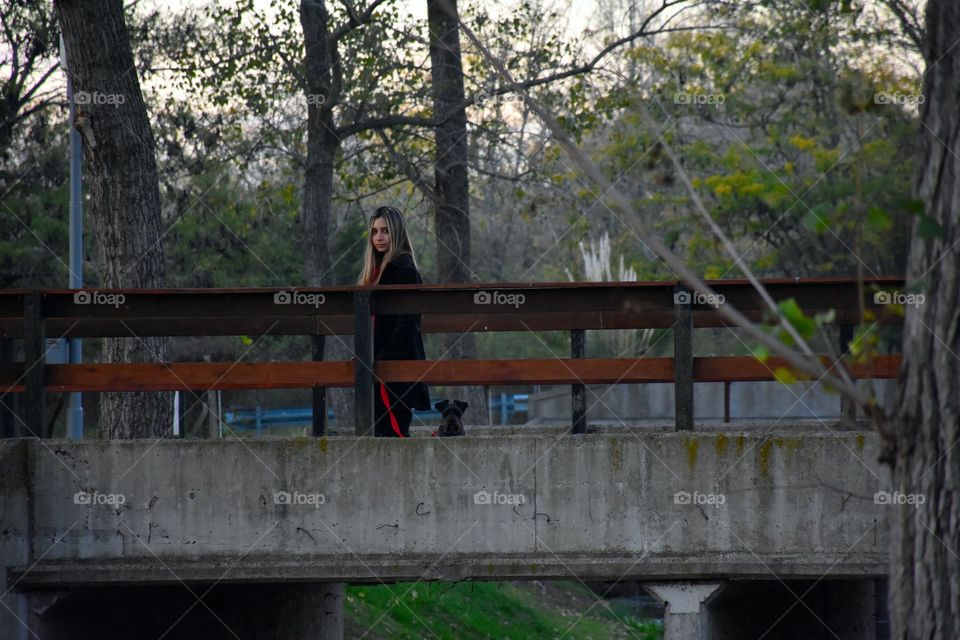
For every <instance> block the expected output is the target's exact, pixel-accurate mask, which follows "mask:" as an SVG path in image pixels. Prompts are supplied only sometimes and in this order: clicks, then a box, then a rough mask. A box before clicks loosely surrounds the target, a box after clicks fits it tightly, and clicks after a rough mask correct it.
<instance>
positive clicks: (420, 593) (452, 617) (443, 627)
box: [344, 582, 662, 640]
mask: <svg viewBox="0 0 960 640" xmlns="http://www.w3.org/2000/svg"><path fill="white" fill-rule="evenodd" d="M565 590H566V592H567V593H569V594H570V595H571V596H573V594H574V593H578V590H577V589H575V588H573V586H572V585H570V586H567V587H565ZM581 598H582V596H581ZM345 600H346V601H345V604H344V615H345V617H346V619H347V628H348V634H349V631H355V632H356V636H355V637H359V635H362V634H364V633H366V632H367V631H368V630H369V631H370V633H369V635H366V637H374V638H391V639H393V638H397V639H403V638H411V639H412V638H422V637H424V636H425V635H430V636H435V637H438V638H464V639H467V638H515V639H520V638H552V637H561V636H563V637H566V638H571V639H577V638H582V639H587V638H593V639H594V640H600V639H602V638H622V637H631V638H639V639H643V640H654V639H656V638H661V637H662V628H661V627H660V626H659V625H658V624H656V623H652V622H644V621H641V620H638V619H637V618H636V617H632V616H630V615H629V614H625V613H624V612H622V611H621V612H620V613H618V614H613V613H610V611H609V609H608V608H607V607H606V606H596V607H594V608H593V609H592V610H591V611H590V612H589V613H587V614H586V615H583V614H582V613H581V612H579V611H576V610H571V609H570V607H569V606H565V607H563V608H562V609H561V608H559V607H555V606H553V605H552V604H550V603H545V602H542V601H540V600H539V599H538V598H537V597H535V596H534V594H532V593H530V592H529V591H528V590H526V589H519V588H517V587H516V586H514V585H512V584H509V583H507V584H503V583H494V582H476V583H455V584H452V585H451V584H443V583H419V584H413V585H407V584H394V585H389V586H387V585H383V586H358V587H348V588H347V593H346V599H345ZM587 601H588V602H589V601H592V597H591V598H590V599H589V600H587ZM587 606H590V605H589V604H588V605H587ZM371 625H372V627H371ZM424 625H427V626H428V629H429V632H427V630H426V629H424Z"/></svg>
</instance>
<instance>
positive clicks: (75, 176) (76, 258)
mask: <svg viewBox="0 0 960 640" xmlns="http://www.w3.org/2000/svg"><path fill="white" fill-rule="evenodd" d="M60 67H61V68H62V69H63V70H64V72H66V76H67V101H68V102H69V103H70V119H69V123H70V285H69V286H70V288H71V289H79V288H81V287H82V286H83V202H82V201H81V199H80V196H81V180H82V178H83V150H82V149H81V147H80V132H79V131H77V128H76V127H75V126H73V125H74V123H75V122H76V119H77V104H76V102H75V101H74V99H73V81H72V80H71V79H70V73H69V70H68V69H67V56H66V48H65V47H64V44H63V36H60ZM68 340H69V344H70V360H69V362H70V364H79V363H81V362H83V342H82V341H81V340H80V338H69V339H68ZM67 437H68V438H70V439H71V440H83V396H82V395H81V394H80V392H79V391H74V392H71V393H70V408H69V410H68V411H67Z"/></svg>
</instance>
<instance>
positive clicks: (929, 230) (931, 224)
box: [917, 213, 943, 240]
mask: <svg viewBox="0 0 960 640" xmlns="http://www.w3.org/2000/svg"><path fill="white" fill-rule="evenodd" d="M917 233H918V234H920V237H921V238H923V239H924V240H936V239H937V238H942V237H943V227H941V226H940V224H939V223H938V222H937V221H936V220H934V219H933V218H931V217H930V216H928V215H927V214H925V213H921V214H920V224H918V225H917Z"/></svg>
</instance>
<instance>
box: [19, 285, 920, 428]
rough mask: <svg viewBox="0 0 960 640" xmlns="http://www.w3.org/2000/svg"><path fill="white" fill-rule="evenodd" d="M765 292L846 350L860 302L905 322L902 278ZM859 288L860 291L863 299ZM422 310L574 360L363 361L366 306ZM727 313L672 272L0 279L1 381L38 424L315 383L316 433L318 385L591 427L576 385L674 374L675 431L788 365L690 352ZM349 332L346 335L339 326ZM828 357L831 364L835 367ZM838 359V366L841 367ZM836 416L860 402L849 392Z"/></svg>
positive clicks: (426, 320)
mask: <svg viewBox="0 0 960 640" xmlns="http://www.w3.org/2000/svg"><path fill="white" fill-rule="evenodd" d="M762 283H763V284H764V286H765V288H766V289H767V291H768V292H769V294H770V295H771V297H772V298H773V299H774V300H777V301H779V300H785V299H787V298H793V299H794V300H796V302H797V304H798V305H799V306H800V308H801V309H803V310H804V312H806V313H808V314H814V313H824V312H826V311H828V310H832V311H833V312H834V317H833V320H832V322H833V323H834V324H835V325H837V326H839V327H840V329H841V331H840V349H841V351H842V352H845V351H846V349H847V346H848V344H849V342H850V340H851V338H852V336H853V330H852V328H853V326H855V325H857V324H860V322H861V304H862V306H863V308H864V309H865V310H867V311H869V312H870V313H871V314H872V316H873V318H874V319H873V320H871V322H874V321H875V322H877V323H880V324H901V323H902V317H901V315H899V314H898V313H897V312H896V311H895V309H894V308H891V306H889V305H885V304H878V302H880V301H875V300H874V296H873V292H874V291H877V292H879V291H888V292H889V291H891V290H899V289H902V288H903V287H904V283H905V281H904V278H903V277H902V276H883V277H877V278H867V279H866V280H865V281H864V284H865V288H863V287H861V285H860V283H858V281H857V280H856V279H854V278H839V277H827V278H806V279H799V278H796V279H791V278H766V279H762ZM707 284H708V285H709V286H710V287H711V288H712V289H713V290H714V291H715V292H716V293H717V294H718V295H720V296H723V301H724V304H728V305H731V306H733V307H735V308H736V309H737V310H738V311H740V312H741V313H742V314H743V315H745V316H746V317H747V318H749V319H751V320H753V321H754V322H772V321H773V319H772V317H771V316H770V314H769V313H768V312H767V309H766V304H765V303H764V301H763V299H762V298H761V297H760V295H759V294H758V293H757V292H756V291H755V290H754V289H753V287H752V286H751V284H750V283H749V282H748V281H746V280H743V279H738V280H714V281H708V282H707ZM862 288H863V289H864V290H865V291H866V292H867V293H866V296H865V297H866V300H863V301H861V300H860V298H859V296H860V291H861V289H862ZM402 313H408V314H409V313H413V314H420V315H421V316H422V328H423V330H424V332H427V333H454V332H457V333H459V332H484V331H569V332H571V355H572V356H573V357H572V358H569V359H530V360H516V359H507V360H472V361H456V360H443V361H419V362H377V363H374V362H373V360H372V343H371V340H372V337H371V323H370V322H369V321H368V320H369V318H370V315H371V314H402ZM723 326H728V322H727V320H726V319H725V318H723V317H722V316H721V315H720V314H719V312H718V311H717V310H716V308H714V307H713V306H711V305H709V304H705V303H704V301H702V300H699V299H698V298H697V296H691V295H690V292H689V290H687V289H686V288H685V287H683V285H681V284H680V283H678V282H632V283H631V282H602V283H582V282H581V283H561V282H543V283H485V284H447V285H394V286H378V287H325V288H308V287H286V288H248V289H163V290H141V289H110V290H92V289H84V290H70V289H43V290H22V289H21V290H5V291H0V355H3V354H6V355H3V357H2V358H0V393H11V392H13V393H20V392H25V396H26V398H25V400H26V405H27V406H26V410H25V415H26V422H27V423H28V427H29V428H30V429H31V430H33V431H34V432H39V429H40V427H41V425H42V424H43V406H44V393H45V392H47V391H57V392H68V391H160V390H175V389H192V390H197V389H203V390H207V389H275V388H312V389H313V391H314V396H313V402H314V413H315V417H316V416H319V417H318V418H317V419H318V420H319V421H320V422H319V423H317V422H315V424H314V433H315V434H320V433H323V429H324V427H323V424H322V421H323V420H324V418H325V416H326V410H325V406H324V402H325V396H324V391H323V390H324V389H325V388H326V387H353V388H354V389H355V391H356V394H357V399H358V402H357V404H356V411H357V413H356V416H355V421H356V432H357V433H358V434H364V433H367V432H368V431H369V428H370V422H371V416H372V413H371V412H372V407H373V402H372V398H373V389H374V384H373V382H374V380H375V379H377V378H379V379H380V380H384V381H387V382H391V381H403V380H423V381H425V382H428V383H430V384H435V385H437V384H440V385H506V384H530V383H538V384H570V385H571V390H572V393H573V401H574V409H573V411H574V415H573V424H574V426H575V429H576V431H577V432H583V431H584V430H585V424H586V421H585V410H584V406H583V402H578V398H580V399H581V400H582V396H583V393H584V387H583V385H585V384H594V383H604V384H607V383H618V382H622V383H643V382H672V383H674V384H675V386H676V393H675V399H676V415H677V428H680V429H684V428H687V429H689V428H692V425H693V384H694V383H695V382H741V381H758V380H772V379H774V375H773V371H775V370H776V369H777V368H778V367H781V366H785V363H784V362H782V361H781V360H779V359H777V358H771V359H770V360H769V361H768V362H766V363H761V362H759V361H757V360H756V359H754V358H752V357H748V356H734V357H710V358H696V357H694V352H693V348H692V345H693V330H694V329H695V328H701V327H723ZM587 329H599V330H606V329H669V330H671V331H672V333H673V337H674V353H675V354H676V356H675V357H676V360H675V359H674V358H639V359H633V358H628V359H623V358H602V359H598V358H587V357H585V356H586V344H585V341H584V337H585V334H584V331H585V330H587ZM219 335H246V336H260V335H307V336H311V337H312V346H311V352H312V357H313V361H310V362H282V363H244V362H240V363H170V364H156V363H129V364H78V365H46V363H45V358H44V355H43V344H44V339H45V338H57V337H69V338H86V337H125V336H128V337H133V336H136V337H140V336H219ZM328 335H338V336H339V335H352V336H353V338H352V342H353V345H354V346H353V351H354V354H355V362H323V361H322V360H323V356H324V336H328ZM19 338H22V339H23V343H24V345H25V354H26V360H27V362H29V363H31V365H30V366H27V367H25V366H24V365H23V363H11V362H10V360H11V357H10V353H11V340H13V339H19ZM339 339H341V340H342V339H343V338H339ZM830 364H832V363H827V365H828V366H829V365H830ZM838 366H842V365H838ZM899 366H900V356H899V355H889V356H878V357H876V358H874V359H873V361H872V362H870V363H869V364H867V365H857V366H852V367H848V368H849V370H850V372H851V375H853V376H854V377H855V378H892V377H895V376H896V373H897V370H898V368H899ZM843 415H844V416H845V419H850V418H852V417H855V410H854V409H853V408H852V406H851V405H850V404H849V403H848V402H846V401H844V407H843Z"/></svg>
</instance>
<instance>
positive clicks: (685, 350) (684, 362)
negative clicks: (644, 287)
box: [673, 285, 693, 431]
mask: <svg viewBox="0 0 960 640" xmlns="http://www.w3.org/2000/svg"><path fill="white" fill-rule="evenodd" d="M692 303H693V294H692V293H691V292H690V290H689V289H687V288H686V287H684V286H683V285H677V286H676V287H674V290H673V313H674V319H675V320H676V323H675V324H674V327H673V379H674V402H675V410H674V411H675V413H674V415H675V418H676V430H677V431H689V430H691V429H693V311H692V306H693V304H692Z"/></svg>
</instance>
